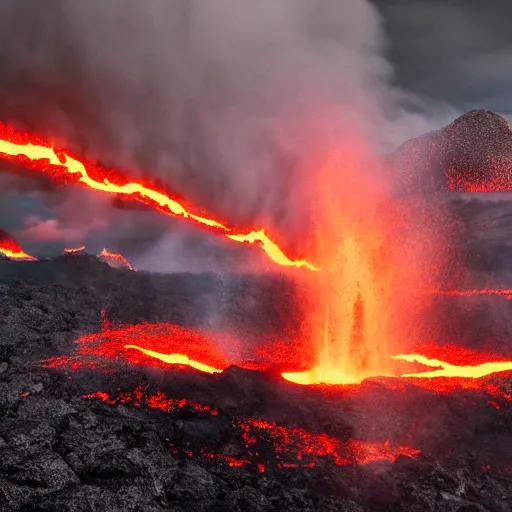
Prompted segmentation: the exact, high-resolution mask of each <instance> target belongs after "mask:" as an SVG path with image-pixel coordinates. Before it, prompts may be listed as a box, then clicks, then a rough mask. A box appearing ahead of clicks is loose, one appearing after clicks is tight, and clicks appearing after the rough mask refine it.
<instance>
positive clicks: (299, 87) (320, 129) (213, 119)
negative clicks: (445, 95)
mask: <svg viewBox="0 0 512 512" xmlns="http://www.w3.org/2000/svg"><path fill="white" fill-rule="evenodd" d="M0 33H2V34H3V41H2V44H1V45H0V62H1V64H2V70H3V73H2V75H1V77H0V90H1V92H2V94H1V99H0V118H2V119H3V120H5V121H7V122H14V123H16V124H17V125H21V126H23V127H26V128H28V129H31V130H34V131H36V132H38V133H42V134H45V135H47V136H49V137H51V138H52V139H53V140H54V141H55V142H56V143H59V144H62V145H65V146H71V147H72V148H77V149H78V151H79V152H81V153H82V154H83V155H84V156H87V157H90V158H94V159H99V160H102V161H103V162H105V163H106V164H107V165H113V166H117V167H121V168H125V169H127V170H130V171H131V172H133V173H139V174H144V175H150V176H152V177H156V178H158V179H160V180H161V181H163V182H164V183H167V184H168V185H169V186H171V187H172V188H173V190H176V191H177V192H180V193H182V194H183V195H185V196H186V197H189V198H191V199H192V200H194V201H196V202H197V203H200V204H201V205H203V206H204V207H205V208H207V209H208V210H209V211H211V212H214V213H217V214H218V215H220V216H221V217H225V218H227V219H229V220H230V221H231V222H233V221H234V222H237V223H239V224H248V223H251V224H260V225H271V226H274V227H278V228H281V231H284V230H288V231H290V230H292V229H295V234H296V233H297V232H299V231H300V229H301V227H302V225H303V222H304V220H305V218H306V217H307V215H306V213H307V212H308V210H307V209H305V208H303V204H304V203H307V201H308V197H307V193H305V191H304V187H303V186H301V193H298V192H297V188H296V187H295V186H294V184H295V183H304V181H305V180H307V177H308V176H309V175H310V174H311V173H313V172H314V169H312V168H311V166H310V164H311V162H312V160H311V155H312V152H314V151H317V150H318V148H322V147H332V146H334V145H335V144H337V143H340V144H342V145H343V144H347V141H348V140H349V139H350V140H355V139H356V138H357V139H358V140H360V141H361V140H363V141H365V145H366V147H367V149H368V151H370V152H371V153H372V154H378V153H380V152H382V151H384V150H386V149H388V148H390V147H391V146H393V145H395V144H397V143H399V142H402V141H403V140H404V139H406V138H409V137H411V136H414V135H417V134H419V133H422V132H424V131H426V130H428V129H430V128H432V127H433V126H438V125H439V124H442V123H444V122H445V121H446V115H450V114H451V112H449V111H446V110H444V109H441V108H440V107H438V106H435V105H431V104H428V105H426V104H425V103H424V102H423V101H422V100H420V99H418V98H415V97H413V96H412V95H409V94H406V93H404V92H402V91H400V90H399V89H397V88H396V87H393V86H391V85H390V84H391V81H392V78H393V73H392V68H391V66H390V64H389V63H388V62H387V61H386V60H385V58H384V57H383V49H384V47H385V40H384V36H383V33H382V29H381V20H380V18H379V15H378V12H377V10H376V9H375V7H374V6H372V5H371V4H370V3H369V2H367V1H366V0H324V1H322V2H318V1H313V0H300V1H297V0H259V1H258V2H252V1H240V0H216V1H215V2H201V1H194V0H174V1H169V0H152V1H151V2H140V1H138V0H124V1H123V2H119V1H116V0H88V1H87V2H84V1H82V0H54V1H52V2H40V1H38V0H25V1H24V2H19V0H4V1H3V2H2V4H1V5H0ZM425 106H426V107H428V112H429V114H428V115H427V113H426V112H427V108H424V107H425ZM348 187H349V185H348V186H347V188H348ZM309 199H311V198H309ZM301 213H302V215H301Z"/></svg>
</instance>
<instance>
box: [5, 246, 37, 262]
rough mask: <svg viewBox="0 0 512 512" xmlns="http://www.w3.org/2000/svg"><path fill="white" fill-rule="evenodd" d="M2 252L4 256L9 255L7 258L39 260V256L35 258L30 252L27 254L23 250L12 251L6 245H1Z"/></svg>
mask: <svg viewBox="0 0 512 512" xmlns="http://www.w3.org/2000/svg"><path fill="white" fill-rule="evenodd" d="M0 253H2V254H3V255H4V256H7V258H9V259H11V260H28V261H37V258H34V256H30V254H27V253H26V252H23V251H18V252H16V251H11V250H9V249H7V248H6V247H0Z"/></svg>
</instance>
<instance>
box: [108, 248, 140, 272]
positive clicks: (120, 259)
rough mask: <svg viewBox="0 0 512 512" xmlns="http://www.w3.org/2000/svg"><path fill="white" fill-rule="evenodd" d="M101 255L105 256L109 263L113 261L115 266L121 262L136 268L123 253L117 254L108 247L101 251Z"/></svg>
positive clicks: (131, 268) (130, 267) (128, 266)
mask: <svg viewBox="0 0 512 512" xmlns="http://www.w3.org/2000/svg"><path fill="white" fill-rule="evenodd" d="M100 257H102V258H105V260H106V261H107V262H109V263H113V266H118V265H119V264H121V265H122V266H125V267H127V268H129V269H130V270H135V269H134V268H133V266H132V264H131V263H130V262H129V261H128V260H127V259H126V258H125V257H124V256H123V255H122V254H116V253H113V252H109V251H107V249H103V250H102V251H101V253H100Z"/></svg>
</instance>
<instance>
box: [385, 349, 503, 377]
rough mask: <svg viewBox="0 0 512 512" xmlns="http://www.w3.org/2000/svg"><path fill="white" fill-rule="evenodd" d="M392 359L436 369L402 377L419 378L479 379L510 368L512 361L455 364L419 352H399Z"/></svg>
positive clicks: (405, 374)
mask: <svg viewBox="0 0 512 512" xmlns="http://www.w3.org/2000/svg"><path fill="white" fill-rule="evenodd" d="M393 359H395V360H399V361H406V362H408V363H419V364H422V365H425V366H429V367H431V368H436V370H432V371H427V372H418V373H404V374H403V375H402V377H403V378H408V377H419V378H429V379H432V378H437V377H450V378H453V377H462V378H467V379H479V378H481V377H485V376H486V375H490V374H493V373H500V372H506V371H510V370H512V361H493V362H487V363H480V364H477V365H464V366H457V365H454V364H449V363H447V362H445V361H440V360H439V359H431V358H428V357H425V356H422V355H421V354H399V355H396V356H393Z"/></svg>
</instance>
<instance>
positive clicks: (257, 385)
mask: <svg viewBox="0 0 512 512" xmlns="http://www.w3.org/2000/svg"><path fill="white" fill-rule="evenodd" d="M298 293H299V291H298V290H297V288H296V285H294V284H293V283H291V282H290V281H286V280H284V279H283V278H281V277H268V278H264V279H263V278H262V277H261V276H257V277H256V276H239V277H234V276H229V277H220V276H212V275H202V276H199V275H169V276H166V277H163V276H152V275H150V274H144V273H132V272H125V271H120V270H113V269H111V268H110V267H108V266H107V265H105V264H103V263H100V262H98V261H97V260H96V259H94V258H90V257H87V256H79V257H76V256H73V257H66V258H60V259H57V260H53V261H47V262H40V263H19V262H3V261H0V509H1V510H2V511H3V510H5V511H6V512H11V511H12V512H14V511H57V510H58V511H66V510H69V511H91V510H95V511H104V510H105V511H116V510H119V511H130V510H132V511H153V510H154V511H161V510H171V511H177V512H178V511H198V510H199V511H201V510H203V511H209V512H213V511H221V510H231V511H248V510H255V511H258V510H261V511H281V510H286V511H294V510H295V511H303V510H321V511H340V510H347V511H363V510H368V511H379V510H382V511H385V510H396V511H400V510H403V511H423V510H431V511H459V512H462V511H470V510H475V511H480V510H482V511H494V510H496V511H507V510H510V508H511V507H512V491H511V487H512V486H511V484H512V448H511V447H512V406H511V405H510V404H507V403H506V402H505V403H501V402H500V405H501V409H496V408H495V407H493V406H492V405H490V404H489V403H488V401H489V397H488V396H487V395H485V394H484V393H481V392H477V391H473V392H464V393H463V392H455V393H453V394H451V395H448V396H440V395H437V394H435V393H433V392H428V391H422V390H419V389H417V388H415V387H413V386H406V390H405V392H400V391H396V390H392V389H388V388H387V387H386V386H385V385H384V384H382V383H380V382H367V383H366V384H365V388H364V392H363V393H361V394H359V395H357V396H352V395H350V394H347V393H341V392H339V391H330V392H326V391H324V392H321V391H320V390H316V389H311V388H303V387H300V386H294V385H292V384H290V383H286V382H285V381H282V380H281V379H279V378H278V377H277V376H276V375H273V374H261V373H258V372H250V371H244V370H241V369H239V368H235V367H232V368H230V369H228V370H227V371H225V372H224V373H223V374H221V375H218V376H210V375H203V374H198V373H192V372H184V371H173V372H163V371H155V370H151V371H149V370H148V371H145V370H142V369H140V368H138V369H136V368H130V367H119V369H118V370H119V371H117V372H116V373H110V374H105V373H102V372H98V371H95V372H87V371H80V372H65V371H62V370H55V369H45V368H42V367H41V365H40V361H41V360H43V359H46V358H49V357H52V356H57V355H62V354H70V353H72V351H73V348H74V347H73V342H74V340H75V339H76V338H77V337H78V336H79V335H80V334H82V333H87V332H96V331H97V330H98V328H99V324H100V321H101V310H102V309H104V308H106V309H107V310H108V312H109V317H110V319H111V320H112V321H118V322H126V321H129V322H134V321H142V320H148V321H152V322H155V321H166V322H176V323H179V324H182V325H213V326H215V327H217V328H233V329H234V330H239V332H240V333H246V334H247V336H248V337H249V338H250V337H252V338H253V339H256V338H257V336H258V335H259V333H261V332H263V331H268V330H269V329H274V330H276V331H278V332H283V333H290V332H292V334H293V329H294V327H293V326H294V325H295V323H296V321H297V318H300V310H299V309H298V308H297V306H296V305H295V304H296V300H293V298H294V297H296V296H297V294H298ZM495 300H502V299H495ZM446 305H447V303H445V304H444V306H443V307H446ZM441 306H442V305H440V308H441ZM489 307H491V306H489ZM460 308H461V306H459V309H460ZM457 314H458V313H457ZM453 315H454V313H453V312H452V315H451V318H452V320H451V321H452V323H453ZM468 315H469V313H468ZM447 316H450V315H447ZM228 318H229V319H230V320H229V323H227V322H228V320H227V319H228ZM262 319H265V322H266V323H265V322H262ZM465 322H466V321H465V320H462V321H461V323H465ZM262 324H263V325H262ZM468 336H469V334H468ZM136 387H140V388H141V389H143V390H144V392H145V393H147V394H149V395H151V394H155V393H156V392H158V391H162V392H164V393H165V394H166V395H167V396H168V397H171V398H177V399H181V398H187V399H188V400H189V401H195V402H198V403H201V404H208V405H210V406H212V407H216V408H218V415H216V416H212V415H211V414H209V413H208V412H201V411H199V412H198V411H196V410H194V409H193V408H190V407H184V408H182V409H179V410H176V411H171V412H162V411H160V410H158V409H150V408H148V407H146V406H144V405H142V406H141V407H135V406H133V404H130V403H126V404H124V405H123V404H114V405H109V404H106V403H102V402H101V401H99V400H94V399H84V398H82V397H83V395H85V394H88V393H94V392H97V391H102V392H106V393H109V395H110V396H116V395H118V394H119V393H120V392H123V391H132V390H133V389H134V388H136ZM509 392H510V390H509ZM234 418H260V419H264V420H266V421H270V422H274V423H277V424H279V425H284V426H289V427H300V428H303V429H306V430H308V431H310V432H317V433H326V434H328V435H330V436H333V437H336V438H337V439H341V440H349V439H358V440H363V441H368V442H384V441H387V440H389V441H391V442H392V443H396V444H400V445H407V446H413V447H414V448H417V449H420V450H421V451H422V454H421V455H420V456H419V457H418V458H417V459H416V460H412V459H409V458H405V457H400V458H399V459H398V460H397V461H396V462H379V463H371V464H367V465H348V466H336V465H335V464H334V463H333V461H332V460H330V459H329V458H328V457H327V458H320V459H319V460H318V461H317V464H316V466H315V467H313V468H308V469H305V468H302V469H301V468H295V469H294V468H289V469H277V468H276V467H275V464H272V463H271V462H272V457H275V453H273V452H272V450H270V449H269V447H268V446H267V445H265V444H264V443H263V444H261V446H260V447H259V449H260V452H259V456H260V457H261V459H262V461H265V462H266V463H267V467H266V470H265V472H263V473H262V472H260V471H259V470H258V467H257V465H249V466H245V467H230V466H229V465H228V464H227V463H226V462H224V461H222V460H212V459H209V458H207V457H202V456H200V455H197V454H198V453H200V452H201V450H203V451H206V452H208V453H213V454H224V455H229V456H231V457H243V456H244V446H243V442H242V441H241V439H240V436H239V435H238V434H237V433H236V431H235V430H234V428H233V421H234ZM187 450H189V451H191V452H193V453H194V455H193V456H192V457H189V456H187V455H186V453H185V452H186V451H187ZM269 460H270V462H269ZM274 462H275V463H276V462H277V461H276V460H274Z"/></svg>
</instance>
